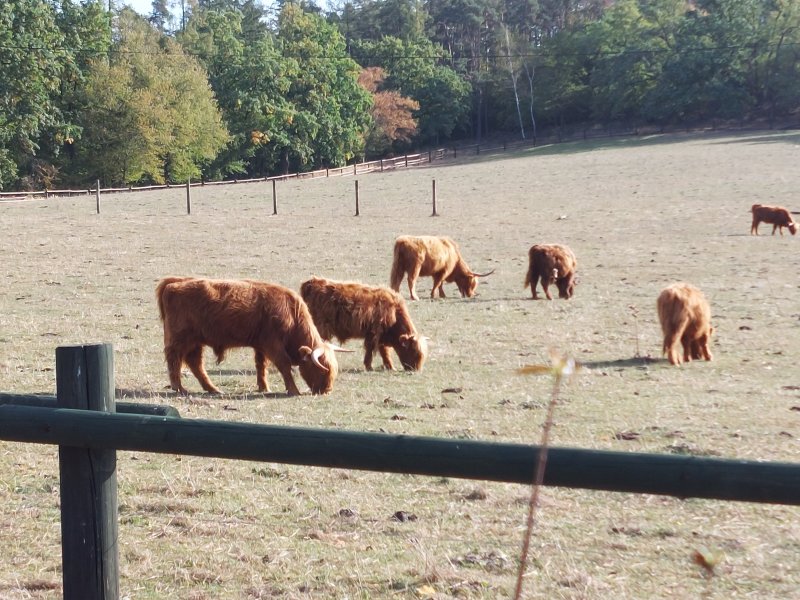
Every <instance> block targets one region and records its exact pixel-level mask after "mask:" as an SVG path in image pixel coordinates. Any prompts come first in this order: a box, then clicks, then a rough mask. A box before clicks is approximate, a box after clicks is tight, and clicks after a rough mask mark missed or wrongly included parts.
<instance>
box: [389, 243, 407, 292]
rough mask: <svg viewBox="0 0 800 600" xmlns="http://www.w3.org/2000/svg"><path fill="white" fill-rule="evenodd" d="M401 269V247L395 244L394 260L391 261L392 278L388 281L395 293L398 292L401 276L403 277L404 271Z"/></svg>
mask: <svg viewBox="0 0 800 600" xmlns="http://www.w3.org/2000/svg"><path fill="white" fill-rule="evenodd" d="M403 267H404V265H403V247H402V246H401V245H400V244H395V245H394V260H393V261H392V276H391V281H390V287H391V288H392V289H393V290H394V291H395V292H399V291H400V284H401V283H402V281H403V275H405V269H404V268H403Z"/></svg>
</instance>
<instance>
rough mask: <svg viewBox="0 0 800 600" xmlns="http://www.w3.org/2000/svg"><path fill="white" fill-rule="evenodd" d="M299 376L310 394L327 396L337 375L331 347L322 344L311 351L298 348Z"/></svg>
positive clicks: (337, 371)
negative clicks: (306, 385)
mask: <svg viewBox="0 0 800 600" xmlns="http://www.w3.org/2000/svg"><path fill="white" fill-rule="evenodd" d="M300 357H301V358H300V375H301V376H302V378H303V380H304V381H305V382H306V383H307V384H308V387H309V388H310V389H311V393H312V394H327V393H328V392H330V391H331V390H332V389H333V382H334V380H335V379H336V375H338V373H339V363H338V362H336V355H335V354H334V350H333V346H331V345H329V344H322V345H321V346H317V347H316V348H314V349H313V350H312V349H311V348H309V347H308V346H301V347H300Z"/></svg>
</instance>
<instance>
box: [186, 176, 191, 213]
mask: <svg viewBox="0 0 800 600" xmlns="http://www.w3.org/2000/svg"><path fill="white" fill-rule="evenodd" d="M191 189H192V187H191V180H190V179H187V180H186V214H187V215H190V214H192V192H191Z"/></svg>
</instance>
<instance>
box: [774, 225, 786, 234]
mask: <svg viewBox="0 0 800 600" xmlns="http://www.w3.org/2000/svg"><path fill="white" fill-rule="evenodd" d="M776 229H778V226H777V225H773V226H772V235H775V230H776ZM780 233H781V235H783V227H781V228H780Z"/></svg>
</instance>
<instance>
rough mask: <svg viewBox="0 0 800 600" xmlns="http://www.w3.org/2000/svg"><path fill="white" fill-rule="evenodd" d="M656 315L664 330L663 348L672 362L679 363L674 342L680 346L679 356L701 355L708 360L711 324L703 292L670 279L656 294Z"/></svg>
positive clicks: (688, 359)
mask: <svg viewBox="0 0 800 600" xmlns="http://www.w3.org/2000/svg"><path fill="white" fill-rule="evenodd" d="M657 306H658V319H659V321H660V322H661V331H662V332H663V333H664V346H663V352H664V354H666V355H667V358H669V362H671V363H672V364H673V365H679V364H681V362H682V361H681V355H680V352H679V351H678V349H677V348H676V345H677V343H678V340H680V343H681V345H682V346H683V360H684V361H686V362H689V361H691V360H692V359H700V358H705V359H706V360H711V359H712V358H713V357H712V356H711V351H710V350H709V349H708V344H709V342H710V341H711V335H712V334H713V333H714V328H713V327H711V308H710V307H709V305H708V301H707V300H706V298H705V296H703V293H702V292H701V291H700V290H699V289H697V288H696V287H694V286H692V285H689V284H688V283H673V284H672V285H670V286H667V287H666V288H664V289H663V290H662V291H661V294H659V296H658V302H657Z"/></svg>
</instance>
